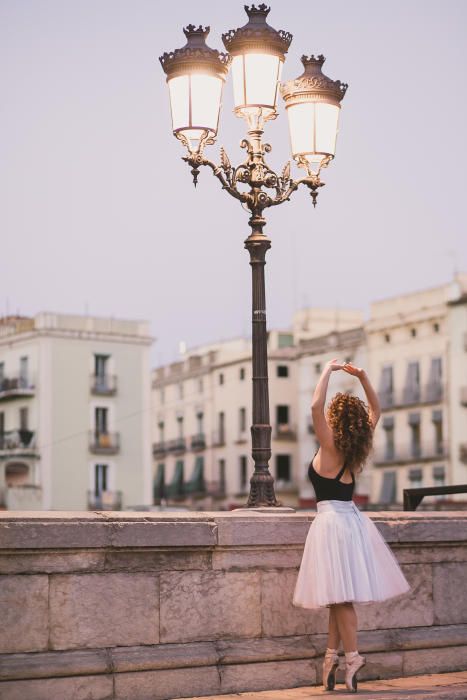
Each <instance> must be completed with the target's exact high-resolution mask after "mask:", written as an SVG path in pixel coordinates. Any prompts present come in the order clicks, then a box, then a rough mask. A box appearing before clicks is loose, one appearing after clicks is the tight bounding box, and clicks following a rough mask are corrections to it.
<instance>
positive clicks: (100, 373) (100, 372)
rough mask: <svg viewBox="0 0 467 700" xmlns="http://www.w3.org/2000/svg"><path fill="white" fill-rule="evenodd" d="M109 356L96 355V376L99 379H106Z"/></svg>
mask: <svg viewBox="0 0 467 700" xmlns="http://www.w3.org/2000/svg"><path fill="white" fill-rule="evenodd" d="M108 359H109V355H94V374H95V376H96V377H98V378H99V379H105V375H106V374H107V360H108Z"/></svg>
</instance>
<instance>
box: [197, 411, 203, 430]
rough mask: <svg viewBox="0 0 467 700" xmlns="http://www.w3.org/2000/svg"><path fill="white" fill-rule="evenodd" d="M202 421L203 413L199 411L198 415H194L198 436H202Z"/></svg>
mask: <svg viewBox="0 0 467 700" xmlns="http://www.w3.org/2000/svg"><path fill="white" fill-rule="evenodd" d="M203 419H204V415H203V412H202V411H199V413H197V414H196V424H197V429H198V435H202V433H203Z"/></svg>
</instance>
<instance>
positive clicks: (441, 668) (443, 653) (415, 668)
mask: <svg viewBox="0 0 467 700" xmlns="http://www.w3.org/2000/svg"><path fill="white" fill-rule="evenodd" d="M466 642H467V640H466ZM403 654H404V676H415V675H417V674H418V673H449V672H451V671H467V643H466V644H465V645H463V646H456V647H442V648H440V649H413V650H412V649H411V650H410V651H404V652H403Z"/></svg>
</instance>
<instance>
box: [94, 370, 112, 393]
mask: <svg viewBox="0 0 467 700" xmlns="http://www.w3.org/2000/svg"><path fill="white" fill-rule="evenodd" d="M116 393H117V375H115V374H104V375H99V374H91V394H94V395H96V396H114V395H115V394H116Z"/></svg>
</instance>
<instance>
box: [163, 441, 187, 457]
mask: <svg viewBox="0 0 467 700" xmlns="http://www.w3.org/2000/svg"><path fill="white" fill-rule="evenodd" d="M167 451H168V452H172V453H173V454H183V452H185V451H186V442H185V438H183V437H179V438H175V440H169V441H168V442H167Z"/></svg>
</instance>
